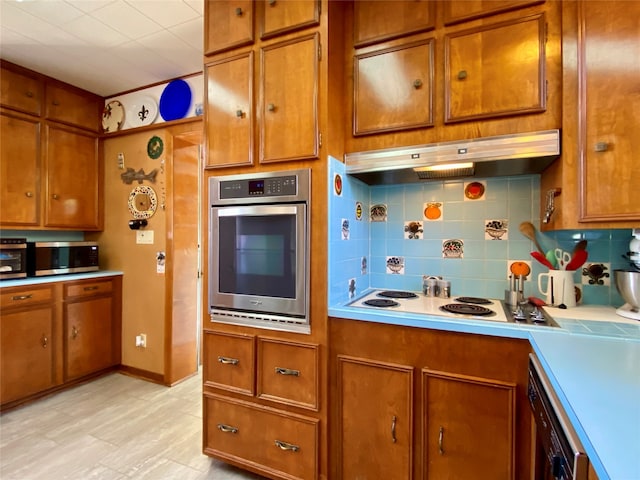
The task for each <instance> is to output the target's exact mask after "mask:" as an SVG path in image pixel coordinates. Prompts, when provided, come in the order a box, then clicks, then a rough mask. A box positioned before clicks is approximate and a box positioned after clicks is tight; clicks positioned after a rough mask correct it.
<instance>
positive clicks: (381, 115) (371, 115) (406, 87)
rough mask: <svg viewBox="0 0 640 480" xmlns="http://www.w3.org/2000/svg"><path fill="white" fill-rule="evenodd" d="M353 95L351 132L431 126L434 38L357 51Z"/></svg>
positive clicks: (363, 133)
mask: <svg viewBox="0 0 640 480" xmlns="http://www.w3.org/2000/svg"><path fill="white" fill-rule="evenodd" d="M399 65H401V66H402V68H399V67H398V66H399ZM353 95H354V105H353V114H354V121H353V134H354V135H365V134H371V133H380V132H389V131H394V130H406V129H411V128H417V127H427V126H432V125H433V40H431V39H429V40H424V41H420V42H415V43H411V44H407V45H402V46H399V47H394V48H388V49H384V50H379V51H375V52H371V53H367V54H362V55H356V57H355V58H354V94H353Z"/></svg>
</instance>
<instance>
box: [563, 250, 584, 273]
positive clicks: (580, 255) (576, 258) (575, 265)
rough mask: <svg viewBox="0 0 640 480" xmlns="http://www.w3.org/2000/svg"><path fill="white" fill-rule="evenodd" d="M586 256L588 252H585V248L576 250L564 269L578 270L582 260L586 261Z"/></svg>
mask: <svg viewBox="0 0 640 480" xmlns="http://www.w3.org/2000/svg"><path fill="white" fill-rule="evenodd" d="M588 257H589V252H587V251H586V250H578V251H577V252H575V253H574V254H573V256H572V257H571V260H570V261H569V263H567V268H566V270H571V271H573V270H578V269H579V268H580V267H581V266H582V265H583V264H584V262H586V261H587V258H588Z"/></svg>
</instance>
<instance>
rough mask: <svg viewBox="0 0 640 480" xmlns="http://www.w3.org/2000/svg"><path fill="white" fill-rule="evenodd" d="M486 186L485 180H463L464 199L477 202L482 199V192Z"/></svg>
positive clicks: (483, 197)
mask: <svg viewBox="0 0 640 480" xmlns="http://www.w3.org/2000/svg"><path fill="white" fill-rule="evenodd" d="M486 188H487V182H465V184H464V201H465V202H469V201H471V202H477V201H479V200H481V201H484V199H485V196H484V192H485V190H486Z"/></svg>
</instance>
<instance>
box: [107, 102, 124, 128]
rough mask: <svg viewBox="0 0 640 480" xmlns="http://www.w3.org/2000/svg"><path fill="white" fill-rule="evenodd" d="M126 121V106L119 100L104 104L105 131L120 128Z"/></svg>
mask: <svg viewBox="0 0 640 480" xmlns="http://www.w3.org/2000/svg"><path fill="white" fill-rule="evenodd" d="M122 122H124V107H123V106H122V104H121V103H120V102H119V101H118V100H112V101H111V102H109V103H107V104H106V105H105V106H104V110H103V111H102V129H103V130H104V133H111V132H115V131H117V130H120V127H121V126H122Z"/></svg>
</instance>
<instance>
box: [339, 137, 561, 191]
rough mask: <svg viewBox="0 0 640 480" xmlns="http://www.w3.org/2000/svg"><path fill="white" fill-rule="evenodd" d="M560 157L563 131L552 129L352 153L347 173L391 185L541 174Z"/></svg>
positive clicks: (347, 159) (348, 157)
mask: <svg viewBox="0 0 640 480" xmlns="http://www.w3.org/2000/svg"><path fill="white" fill-rule="evenodd" d="M559 156H560V131H559V130H546V131H542V132H530V133H523V134H516V135H502V136H497V137H484V138H476V139H473V140H461V141H455V142H444V143H434V144H431V145H417V146H413V147H402V148H389V149H385V150H375V151H370V152H358V153H348V154H346V155H345V157H344V158H345V167H346V172H347V174H349V175H352V176H354V177H356V178H359V179H360V180H362V181H363V182H365V183H367V184H369V185H389V184H397V183H411V182H421V181H425V180H442V179H448V178H463V177H499V176H510V175H524V174H531V173H540V172H541V171H542V170H544V169H545V168H546V167H547V166H549V165H550V164H551V163H552V162H553V161H554V160H555V159H556V158H558V157H559ZM433 167H435V169H434V168H433ZM449 167H452V168H449Z"/></svg>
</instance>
